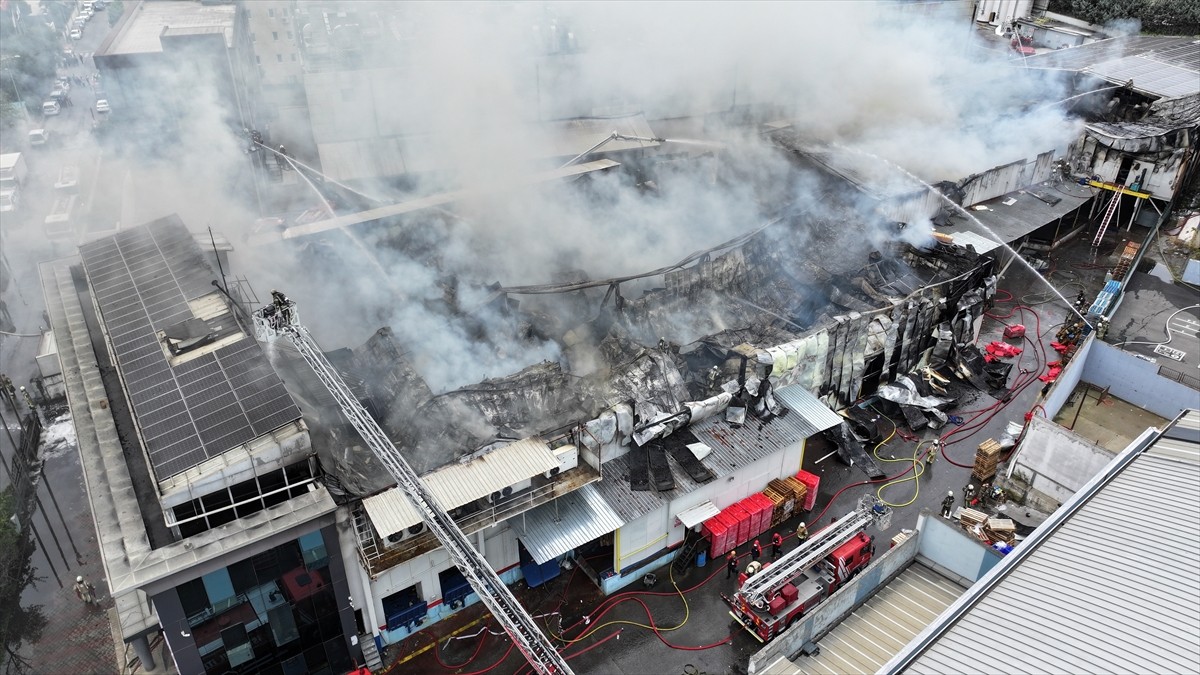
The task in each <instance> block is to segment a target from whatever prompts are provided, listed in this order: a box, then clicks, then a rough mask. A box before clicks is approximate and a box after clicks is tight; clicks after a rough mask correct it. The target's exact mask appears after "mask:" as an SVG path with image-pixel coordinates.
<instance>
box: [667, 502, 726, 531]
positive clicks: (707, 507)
mask: <svg viewBox="0 0 1200 675" xmlns="http://www.w3.org/2000/svg"><path fill="white" fill-rule="evenodd" d="M720 512H721V509H718V508H717V505H716V504H714V503H712V502H701V503H699V504H697V505H695V506H693V507H692V508H690V509H687V510H686V511H680V512H679V515H677V516H675V517H676V518H678V519H679V522H680V523H682V524H683V526H684V527H687V528H692V527H695V526H697V525H699V524H700V523H703V522H704V521H706V520H708V519H709V518H712V517H713V516H715V515H717V514H718V513H720Z"/></svg>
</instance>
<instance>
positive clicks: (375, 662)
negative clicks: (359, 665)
mask: <svg viewBox="0 0 1200 675" xmlns="http://www.w3.org/2000/svg"><path fill="white" fill-rule="evenodd" d="M358 644H359V646H360V647H362V653H363V660H364V661H366V663H364V664H363V665H365V666H366V667H367V670H370V671H371V672H372V673H381V672H383V659H382V658H380V656H379V648H378V647H376V646H375V638H374V637H372V636H371V634H370V633H367V634H366V635H359V636H358Z"/></svg>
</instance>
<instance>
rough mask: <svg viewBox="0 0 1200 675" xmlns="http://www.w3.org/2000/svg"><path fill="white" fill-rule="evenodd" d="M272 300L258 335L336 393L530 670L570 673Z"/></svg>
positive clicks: (289, 305)
mask: <svg viewBox="0 0 1200 675" xmlns="http://www.w3.org/2000/svg"><path fill="white" fill-rule="evenodd" d="M272 295H274V296H276V297H275V302H274V303H273V304H271V305H266V306H265V307H263V308H261V309H259V310H258V311H256V312H255V313H254V322H255V329H256V330H255V332H256V335H257V336H258V337H259V339H270V338H272V337H277V336H280V335H282V336H285V337H287V338H288V339H289V340H290V341H291V342H292V343H293V344H294V345H295V346H296V349H297V350H299V352H300V355H301V356H302V357H303V358H304V360H305V362H307V363H308V365H309V366H310V367H311V368H312V369H313V372H315V373H316V374H317V377H319V378H320V379H321V382H322V383H323V384H324V385H325V386H326V387H327V388H328V389H329V392H330V393H331V394H333V396H334V398H336V399H337V402H338V406H339V407H340V408H341V409H342V412H344V413H345V414H346V417H347V418H349V420H350V423H351V424H353V425H354V428H355V429H356V430H357V431H358V433H359V434H360V435H362V439H363V441H364V442H365V443H366V444H367V446H368V447H369V448H370V449H371V451H372V452H373V453H374V454H375V456H376V457H378V458H379V461H381V462H383V465H384V466H385V467H386V468H387V470H388V473H390V474H391V476H392V478H394V479H395V481H396V485H398V486H399V487H400V489H401V490H402V491H403V492H404V494H405V496H407V497H408V500H409V501H410V502H412V505H413V507H414V508H415V509H416V510H417V512H418V513H419V514H421V518H422V520H424V521H425V524H426V525H427V526H428V527H429V530H430V531H431V532H433V533H434V535H436V536H437V538H438V540H439V541H441V543H442V545H443V546H444V547H445V548H446V552H447V553H449V554H450V559H451V561H453V562H454V564H455V565H457V566H458V568H459V570H461V571H462V573H463V576H464V577H466V579H467V582H468V583H470V584H471V587H472V588H474V589H475V592H476V593H477V594H478V595H479V599H480V600H481V601H483V604H484V605H486V606H487V608H488V609H489V610H491V612H492V616H494V617H495V618H496V621H498V622H500V625H501V627H503V628H504V630H505V632H507V633H508V636H509V637H510V638H511V639H512V641H513V644H515V645H516V646H517V648H518V649H520V650H521V653H522V654H524V655H525V658H526V659H527V660H528V661H529V663H530V665H532V666H533V668H534V670H536V671H537V672H538V673H541V674H542V675H569V674H570V673H571V669H570V667H569V666H568V665H567V662H566V659H564V658H563V657H562V654H559V653H558V651H557V650H556V649H555V648H554V646H553V645H552V644H550V641H549V640H548V639H546V636H545V635H544V634H543V633H542V631H541V630H540V629H539V628H538V627H537V624H535V623H534V622H533V618H532V617H530V616H529V613H528V612H526V611H525V608H524V607H522V606H521V604H520V603H519V602H518V601H517V599H516V597H515V596H513V594H512V592H511V591H510V590H509V589H508V586H505V585H504V582H503V581H501V580H500V576H499V575H497V574H496V572H495V570H493V569H492V566H491V565H489V564H488V562H487V560H486V559H485V558H484V557H483V555H482V554H481V553H480V552H479V551H478V550H476V549H475V547H474V546H472V545H471V542H470V541H469V540H468V539H467V537H466V535H464V534H463V532H462V530H460V529H459V528H458V525H457V524H456V523H455V522H454V519H452V518H451V517H450V515H449V514H447V513H446V512H445V511H444V510H443V509H442V508H441V507H440V506H438V505H437V501H435V500H434V498H433V496H432V495H431V494H430V493H429V492H428V490H426V489H425V485H424V484H423V483H422V482H421V479H420V477H419V476H418V475H417V473H416V471H414V470H413V468H412V466H410V465H409V463H408V460H406V459H405V458H404V456H403V455H402V454H400V451H399V450H398V449H397V448H396V446H395V445H394V444H393V443H392V441H391V440H390V439H389V438H388V437H387V435H386V434H385V433H384V432H383V429H382V428H380V426H379V424H378V423H377V422H376V421H375V420H374V418H372V417H371V415H370V414H369V413H367V411H366V409H365V408H363V406H362V405H361V404H360V403H359V402H358V399H357V398H355V396H354V394H353V393H351V391H350V388H349V387H347V386H346V383H345V382H344V381H343V380H342V378H341V376H340V375H339V374H338V373H337V371H336V370H334V368H333V365H332V364H330V363H329V360H328V359H326V358H325V355H324V354H323V353H322V352H321V349H320V347H319V346H318V345H317V342H316V340H314V339H313V337H312V336H311V335H310V334H309V333H308V330H306V329H305V328H304V326H302V325H301V324H300V323H299V320H298V317H297V314H296V306H295V303H294V302H292V301H290V300H287V299H286V298H285V297H284V296H283V295H282V294H276V293H275V292H272Z"/></svg>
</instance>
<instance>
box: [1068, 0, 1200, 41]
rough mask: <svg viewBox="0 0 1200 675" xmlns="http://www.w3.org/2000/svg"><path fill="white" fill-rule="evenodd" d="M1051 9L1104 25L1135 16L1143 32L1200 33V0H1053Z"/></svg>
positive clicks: (1169, 33) (1166, 33) (1167, 33)
mask: <svg viewBox="0 0 1200 675" xmlns="http://www.w3.org/2000/svg"><path fill="white" fill-rule="evenodd" d="M1049 10H1050V11H1051V12H1057V13H1060V14H1067V15H1069V16H1073V17H1075V18H1077V19H1082V20H1084V21H1087V22H1089V23H1094V24H1098V25H1101V26H1103V25H1105V24H1109V23H1112V22H1115V21H1122V20H1129V19H1134V20H1137V21H1140V22H1141V29H1142V32H1143V33H1156V34H1160V35H1197V34H1200V0H1051V2H1050V5H1049Z"/></svg>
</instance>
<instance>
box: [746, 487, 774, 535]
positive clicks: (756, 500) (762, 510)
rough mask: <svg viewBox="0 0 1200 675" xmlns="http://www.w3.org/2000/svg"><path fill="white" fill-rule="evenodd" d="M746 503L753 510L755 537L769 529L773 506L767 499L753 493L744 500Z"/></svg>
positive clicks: (758, 493) (757, 493)
mask: <svg viewBox="0 0 1200 675" xmlns="http://www.w3.org/2000/svg"><path fill="white" fill-rule="evenodd" d="M746 502H747V503H748V504H749V505H750V506H751V507H752V508H753V509H754V510H753V511H752V513H753V514H754V533H755V534H756V535H758V534H762V533H763V532H766V531H767V529H768V528H770V527H771V511H773V510H774V508H775V504H774V503H772V502H771V500H770V499H767V498H766V497H765V496H763V494H762V493H761V492H755V493H754V494H752V495H750V496H749V497H747V498H746Z"/></svg>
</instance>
